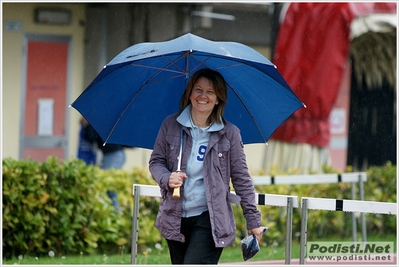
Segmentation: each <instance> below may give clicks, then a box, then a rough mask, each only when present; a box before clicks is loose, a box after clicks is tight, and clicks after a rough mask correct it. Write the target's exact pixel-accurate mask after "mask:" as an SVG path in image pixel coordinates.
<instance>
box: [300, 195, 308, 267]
mask: <svg viewBox="0 0 399 267" xmlns="http://www.w3.org/2000/svg"><path fill="white" fill-rule="evenodd" d="M307 222H308V200H307V199H304V198H302V219H301V244H300V251H299V254H300V256H299V264H305V254H306V235H307V233H308V226H307Z"/></svg>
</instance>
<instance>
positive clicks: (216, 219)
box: [149, 114, 261, 247]
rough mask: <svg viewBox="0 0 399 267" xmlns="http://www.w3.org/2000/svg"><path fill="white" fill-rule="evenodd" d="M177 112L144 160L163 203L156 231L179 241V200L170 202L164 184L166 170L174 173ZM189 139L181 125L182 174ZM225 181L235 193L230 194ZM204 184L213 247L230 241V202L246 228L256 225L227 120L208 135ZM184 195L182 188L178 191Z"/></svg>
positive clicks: (240, 152)
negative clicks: (238, 209) (238, 207)
mask: <svg viewBox="0 0 399 267" xmlns="http://www.w3.org/2000/svg"><path fill="white" fill-rule="evenodd" d="M177 117H178V114H173V115H170V116H168V117H167V118H166V119H165V120H164V122H163V124H162V126H161V128H160V130H159V133H158V136H157V139H156V141H155V145H154V150H153V152H152V154H151V157H150V161H149V168H150V172H151V174H152V177H153V178H154V179H155V181H156V182H157V183H158V185H159V187H160V189H161V195H162V200H161V204H160V208H159V211H158V215H157V220H156V224H155V227H156V228H157V229H158V230H159V231H160V232H161V234H162V236H163V237H164V238H166V239H170V240H176V241H180V242H184V241H185V240H184V236H183V235H182V234H181V233H180V225H181V210H182V198H180V199H174V198H172V194H173V189H172V188H170V187H169V186H168V181H169V177H170V174H171V172H174V171H176V170H177V165H178V155H179V146H180V130H181V127H183V126H182V125H181V124H180V123H178V122H177V121H176V118H177ZM191 146H192V140H191V135H190V131H189V129H188V128H186V127H183V152H182V161H181V170H182V171H183V172H186V167H187V165H186V163H187V159H188V156H189V154H190V151H191ZM230 177H231V181H232V184H233V187H234V189H235V192H236V194H237V195H234V194H231V193H230V187H229V185H230ZM204 186H205V193H206V198H207V204H208V209H209V216H210V220H211V226H212V235H213V240H214V242H215V245H216V247H226V246H229V245H231V244H233V243H234V241H235V232H236V223H235V219H234V214H233V210H232V207H231V204H232V203H235V204H241V207H242V209H243V212H244V216H245V219H246V222H247V229H252V228H256V227H260V226H261V217H260V216H261V215H260V212H259V211H258V210H257V208H256V201H255V189H254V186H253V184H252V180H251V177H250V175H249V173H248V167H247V164H246V159H245V154H244V149H243V145H242V141H241V135H240V131H239V129H238V128H237V127H236V126H235V125H233V124H231V123H229V122H227V123H226V125H225V127H224V128H223V129H222V130H220V131H219V132H212V133H211V135H210V139H209V144H208V147H207V149H206V152H205V158H204ZM181 190H182V191H181V194H184V185H183V186H182V188H181Z"/></svg>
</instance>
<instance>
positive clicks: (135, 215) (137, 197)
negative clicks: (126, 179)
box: [131, 185, 140, 265]
mask: <svg viewBox="0 0 399 267" xmlns="http://www.w3.org/2000/svg"><path fill="white" fill-rule="evenodd" d="M133 194H134V204H133V218H132V260H131V264H132V265H135V264H136V261H137V241H138V234H139V227H138V226H139V217H138V214H139V207H140V205H139V201H140V187H139V186H137V185H133Z"/></svg>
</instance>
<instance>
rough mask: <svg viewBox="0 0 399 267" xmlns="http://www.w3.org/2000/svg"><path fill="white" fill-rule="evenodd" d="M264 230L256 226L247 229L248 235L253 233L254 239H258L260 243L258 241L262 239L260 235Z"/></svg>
mask: <svg viewBox="0 0 399 267" xmlns="http://www.w3.org/2000/svg"><path fill="white" fill-rule="evenodd" d="M263 232H264V227H262V226H261V227H258V228H253V229H250V230H248V235H252V234H253V235H255V237H256V239H257V240H258V243H259V244H260V241H261V240H262V235H263Z"/></svg>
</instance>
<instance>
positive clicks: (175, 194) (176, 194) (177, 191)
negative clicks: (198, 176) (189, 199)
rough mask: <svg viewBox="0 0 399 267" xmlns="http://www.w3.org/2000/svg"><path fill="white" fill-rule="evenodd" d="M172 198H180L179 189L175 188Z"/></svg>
mask: <svg viewBox="0 0 399 267" xmlns="http://www.w3.org/2000/svg"><path fill="white" fill-rule="evenodd" d="M172 197H173V198H180V187H176V188H175V189H173V195H172Z"/></svg>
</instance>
